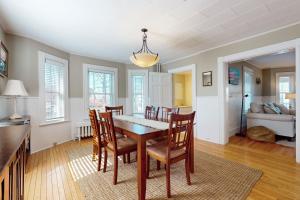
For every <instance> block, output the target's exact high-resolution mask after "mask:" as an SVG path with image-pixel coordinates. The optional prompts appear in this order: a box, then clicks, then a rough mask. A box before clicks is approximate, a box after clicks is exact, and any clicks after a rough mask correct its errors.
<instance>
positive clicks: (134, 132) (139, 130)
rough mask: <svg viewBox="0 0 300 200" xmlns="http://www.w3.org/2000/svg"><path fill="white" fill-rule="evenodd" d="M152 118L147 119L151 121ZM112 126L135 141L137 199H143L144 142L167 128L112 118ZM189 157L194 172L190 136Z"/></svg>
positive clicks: (192, 141) (144, 178)
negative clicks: (162, 128) (157, 127)
mask: <svg viewBox="0 0 300 200" xmlns="http://www.w3.org/2000/svg"><path fill="white" fill-rule="evenodd" d="M151 121H152V120H149V123H151ZM114 126H115V130H116V132H119V133H122V134H123V135H126V136H127V137H130V138H132V139H134V140H135V141H136V142H137V185H138V199H139V200H144V199H145V198H146V180H147V179H146V156H147V155H146V146H147V145H146V142H147V140H149V139H154V138H158V137H161V136H164V135H167V134H168V129H166V130H161V129H156V128H151V127H149V126H145V125H141V124H138V123H134V122H128V121H125V120H120V119H114ZM191 138H192V139H191V146H190V147H191V151H190V152H191V154H190V155H191V157H190V169H191V173H194V139H193V138H194V137H193V134H192V137H191Z"/></svg>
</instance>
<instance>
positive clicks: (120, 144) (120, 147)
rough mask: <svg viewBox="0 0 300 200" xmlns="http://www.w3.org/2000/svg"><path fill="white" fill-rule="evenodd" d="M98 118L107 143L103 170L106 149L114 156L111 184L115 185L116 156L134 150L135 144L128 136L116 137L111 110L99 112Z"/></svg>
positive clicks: (105, 161) (104, 169)
mask: <svg viewBox="0 0 300 200" xmlns="http://www.w3.org/2000/svg"><path fill="white" fill-rule="evenodd" d="M99 120H100V125H101V130H102V132H103V136H104V140H105V142H106V144H107V145H106V146H105V150H104V167H103V172H106V167H107V150H109V151H112V152H113V157H114V177H113V184H114V185H116V184H117V179H118V156H120V155H123V157H124V155H125V154H130V153H131V152H134V151H136V149H137V144H136V142H135V141H134V140H132V139H130V138H120V139H117V138H116V133H115V127H114V121H113V118H112V113H111V112H105V113H99Z"/></svg>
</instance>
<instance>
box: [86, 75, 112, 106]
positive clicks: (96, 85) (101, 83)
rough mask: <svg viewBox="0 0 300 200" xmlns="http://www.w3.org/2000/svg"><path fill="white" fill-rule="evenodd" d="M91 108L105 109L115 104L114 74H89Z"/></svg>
mask: <svg viewBox="0 0 300 200" xmlns="http://www.w3.org/2000/svg"><path fill="white" fill-rule="evenodd" d="M88 79H89V80H88V84H89V107H97V108H104V106H105V105H112V104H113V81H114V76H113V73H106V72H100V71H89V72H88Z"/></svg>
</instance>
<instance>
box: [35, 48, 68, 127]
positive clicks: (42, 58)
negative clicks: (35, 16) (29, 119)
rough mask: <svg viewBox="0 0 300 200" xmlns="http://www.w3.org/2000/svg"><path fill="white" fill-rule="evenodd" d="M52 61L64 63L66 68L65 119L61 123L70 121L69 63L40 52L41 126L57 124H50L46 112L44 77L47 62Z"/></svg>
mask: <svg viewBox="0 0 300 200" xmlns="http://www.w3.org/2000/svg"><path fill="white" fill-rule="evenodd" d="M46 59H50V60H54V61H56V62H59V63H62V64H63V67H64V103H65V105H64V109H65V111H64V112H65V113H64V119H63V120H60V121H68V120H69V117H70V114H69V110H70V109H69V79H68V78H69V75H68V72H69V62H68V60H66V59H63V58H59V57H56V56H54V55H51V54H48V53H45V52H42V51H38V64H39V115H40V125H42V124H48V123H51V124H55V123H56V122H48V121H47V120H46V112H45V95H44V93H45V88H44V85H45V77H44V70H45V60H46Z"/></svg>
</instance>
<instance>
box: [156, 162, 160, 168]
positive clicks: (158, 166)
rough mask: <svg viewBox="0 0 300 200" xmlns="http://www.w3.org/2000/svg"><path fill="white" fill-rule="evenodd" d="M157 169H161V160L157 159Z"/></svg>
mask: <svg viewBox="0 0 300 200" xmlns="http://www.w3.org/2000/svg"><path fill="white" fill-rule="evenodd" d="M156 170H160V161H159V160H157V161H156Z"/></svg>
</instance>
